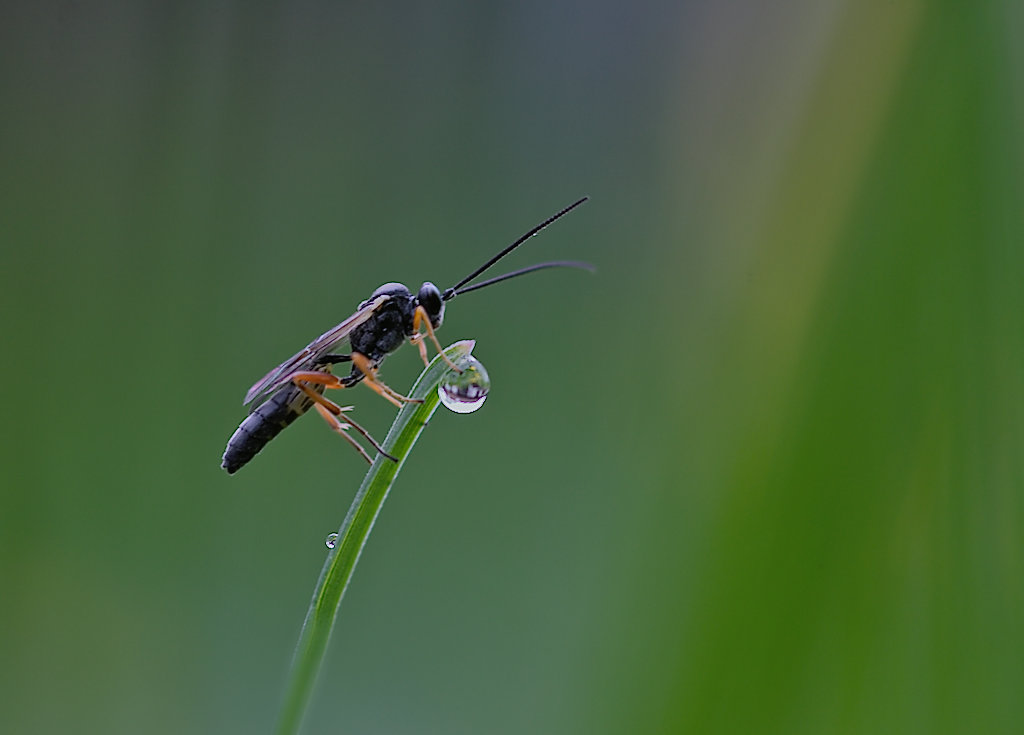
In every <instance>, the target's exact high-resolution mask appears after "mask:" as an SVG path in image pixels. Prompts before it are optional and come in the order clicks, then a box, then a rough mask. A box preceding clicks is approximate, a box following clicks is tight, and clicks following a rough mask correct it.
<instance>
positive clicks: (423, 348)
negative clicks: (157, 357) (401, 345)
mask: <svg viewBox="0 0 1024 735" xmlns="http://www.w3.org/2000/svg"><path fill="white" fill-rule="evenodd" d="M409 342H410V343H411V344H414V345H416V346H417V347H418V348H419V350H420V359H421V360H423V364H424V365H429V364H430V362H428V360H427V343H426V342H424V341H423V335H422V334H420V333H419V332H416V334H414V335H413V336H411V337H409Z"/></svg>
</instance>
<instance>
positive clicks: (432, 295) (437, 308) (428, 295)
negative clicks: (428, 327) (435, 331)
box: [416, 281, 444, 327]
mask: <svg viewBox="0 0 1024 735" xmlns="http://www.w3.org/2000/svg"><path fill="white" fill-rule="evenodd" d="M416 300H417V301H418V302H419V304H420V306H422V307H423V308H424V309H426V310H427V313H428V314H430V321H431V322H432V326H434V327H437V326H438V325H440V323H441V315H442V314H443V312H444V302H443V301H441V292H440V291H439V290H438V288H437V286H435V285H434V284H433V283H430V282H429V281H427V282H426V283H424V284H423V285H422V286H420V292H419V294H417V296H416Z"/></svg>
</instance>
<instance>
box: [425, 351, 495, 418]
mask: <svg viewBox="0 0 1024 735" xmlns="http://www.w3.org/2000/svg"><path fill="white" fill-rule="evenodd" d="M455 364H456V365H458V366H459V367H460V368H462V372H461V373H458V372H456V371H454V370H449V371H448V372H447V373H445V376H444V377H443V378H441V384H440V385H439V386H437V394H438V395H439V396H440V397H441V403H443V404H444V405H445V408H447V409H448V410H450V411H454V412H455V413H473V411H475V410H477V409H478V408H480V406H482V405H484V401H485V400H487V391H489V390H490V389H491V379H490V377H489V376H488V375H487V370H485V369H484V366H483V364H482V363H481V362H480V361H479V360H477V359H476V358H475V357H473V356H472V355H466V356H464V357H461V358H459V359H458V360H456V361H455Z"/></svg>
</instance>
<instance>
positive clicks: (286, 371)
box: [242, 294, 391, 405]
mask: <svg viewBox="0 0 1024 735" xmlns="http://www.w3.org/2000/svg"><path fill="white" fill-rule="evenodd" d="M390 298H391V296H389V295H388V294H381V295H380V296H378V297H377V298H375V299H372V300H370V301H366V302H364V303H363V305H362V306H360V307H359V310H358V311H356V313H355V314H353V315H352V316H350V317H349V318H348V319H346V320H345V321H343V322H342V323H341V324H338V325H337V326H335V327H334V328H332V329H329V330H328V331H326V332H324V333H323V334H321V335H320V336H319V337H317V338H316V339H315V340H313V341H312V342H310V343H309V344H308V345H307V346H306V347H305V348H304V349H302V350H300V351H299V352H297V353H295V354H294V355H293V356H292V357H289V358H288V359H287V360H285V361H284V362H282V363H281V364H280V365H278V366H277V367H276V368H274V369H273V370H271V371H270V372H269V373H267V374H266V375H264V376H263V377H262V378H261V379H260V380H258V381H256V383H255V384H254V385H253V386H252V388H250V389H249V392H248V393H246V394H245V400H244V401H243V402H242V404H243V405H245V404H247V403H252V402H253V401H254V400H256V399H257V398H258V397H260V396H261V395H265V394H267V393H272V392H273V391H275V390H277V389H278V388H280V387H281V386H282V385H284V384H285V383H287V382H288V378H289V377H290V376H291V374H292V373H294V372H295V371H297V370H300V369H302V368H303V367H308V366H309V363H311V362H313V361H314V360H316V358H318V357H321V356H323V355H326V354H329V353H330V351H331V350H333V349H334V348H335V347H337V346H338V344H339V343H340V342H341V341H342V340H343V339H345V337H347V336H348V335H349V333H350V332H351V331H352V330H353V329H355V328H356V327H358V326H359V325H360V324H363V323H364V322H366V320H368V319H369V318H370V317H371V316H373V313H374V312H375V311H377V309H379V308H380V307H381V305H382V304H383V303H384V302H385V301H387V300H388V299H390Z"/></svg>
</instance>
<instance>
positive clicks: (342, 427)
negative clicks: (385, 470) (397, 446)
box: [314, 403, 373, 464]
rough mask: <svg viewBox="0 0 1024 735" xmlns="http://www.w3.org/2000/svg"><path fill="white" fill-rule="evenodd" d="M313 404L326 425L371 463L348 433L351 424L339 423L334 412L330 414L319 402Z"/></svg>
mask: <svg viewBox="0 0 1024 735" xmlns="http://www.w3.org/2000/svg"><path fill="white" fill-rule="evenodd" d="M314 405H315V407H316V410H317V412H318V413H319V414H320V416H321V417H323V420H324V421H326V422H327V425H328V426H330V427H331V428H332V429H334V432H335V433H336V434H338V435H340V436H341V438H343V439H344V440H345V441H347V442H348V443H349V444H351V445H352V447H353V448H354V449H355V450H356V451H357V452H359V454H361V455H362V456H363V459H365V460H366V463H367V464H373V460H372V459H370V455H369V454H367V453H366V450H365V449H363V448H362V447H361V446H360V444H359V442H357V441H356V440H355V439H353V438H352V437H351V436H349V435H348V431H347V429H348V427H349V426H351V424H343V423H341V422H340V421H338V419H337V418H335V416H334V414H332V413H331V412H330V411H328V410H327V409H326V408H324V407H323V406H321V405H320V404H319V403H317V404H314Z"/></svg>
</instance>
